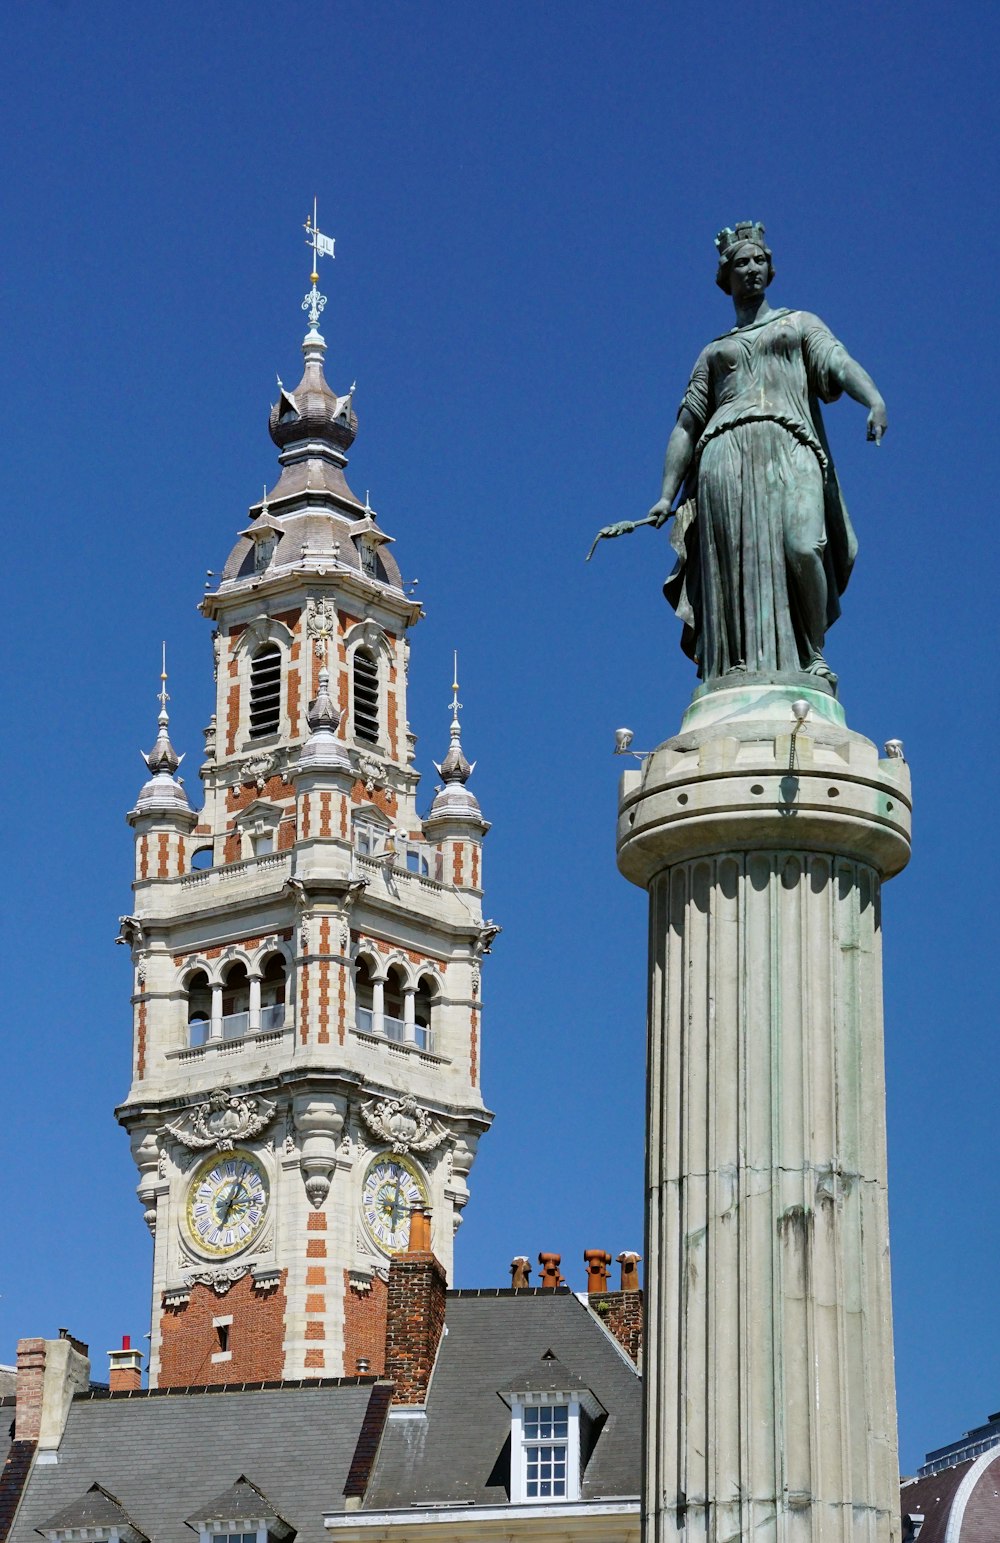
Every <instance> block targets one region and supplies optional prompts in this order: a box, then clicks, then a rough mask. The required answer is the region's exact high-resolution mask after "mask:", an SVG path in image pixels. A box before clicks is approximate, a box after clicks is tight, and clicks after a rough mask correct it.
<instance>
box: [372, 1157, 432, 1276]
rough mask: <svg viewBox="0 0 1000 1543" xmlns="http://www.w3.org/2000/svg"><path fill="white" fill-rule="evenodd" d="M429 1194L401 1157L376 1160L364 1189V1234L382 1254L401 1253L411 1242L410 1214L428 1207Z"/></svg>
mask: <svg viewBox="0 0 1000 1543" xmlns="http://www.w3.org/2000/svg"><path fill="white" fill-rule="evenodd" d="M426 1204H427V1191H426V1190H425V1189H424V1186H423V1181H422V1180H421V1179H420V1178H419V1176H418V1175H417V1173H416V1171H415V1170H414V1169H413V1168H411V1167H410V1165H409V1164H408V1163H407V1162H405V1161H404V1160H403V1159H402V1158H400V1157H377V1158H376V1159H375V1161H374V1162H373V1163H372V1164H371V1165H370V1167H369V1169H368V1172H367V1173H366V1174H365V1177H364V1183H363V1184H362V1187H361V1219H362V1221H363V1222H364V1224H365V1231H366V1232H367V1233H368V1236H369V1237H370V1238H371V1240H372V1242H373V1243H374V1244H375V1245H376V1247H377V1248H380V1249H381V1250H382V1252H383V1253H386V1254H394V1253H398V1252H399V1250H400V1249H401V1248H405V1247H406V1245H407V1243H408V1242H409V1241H410V1212H411V1211H412V1210H413V1208H414V1206H426Z"/></svg>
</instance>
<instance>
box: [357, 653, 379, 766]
mask: <svg viewBox="0 0 1000 1543" xmlns="http://www.w3.org/2000/svg"><path fill="white" fill-rule="evenodd" d="M378 695H379V692H378V665H377V663H376V661H375V657H374V655H373V654H371V653H369V651H368V649H367V648H356V649H355V650H354V734H355V738H357V739H363V740H365V741H366V742H367V743H368V744H370V745H377V744H378V737H379V712H378Z"/></svg>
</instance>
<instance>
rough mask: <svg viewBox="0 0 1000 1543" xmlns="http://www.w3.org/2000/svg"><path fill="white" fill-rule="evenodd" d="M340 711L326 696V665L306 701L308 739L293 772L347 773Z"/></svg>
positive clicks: (328, 693)
mask: <svg viewBox="0 0 1000 1543" xmlns="http://www.w3.org/2000/svg"><path fill="white" fill-rule="evenodd" d="M341 716H342V714H341V713H340V712H339V710H338V709H337V707H336V705H335V703H334V700H333V698H332V697H331V695H330V671H329V670H328V669H327V667H326V665H324V666H323V668H322V669H321V670H320V672H319V691H318V693H317V696H316V700H315V701H314V702H312V703H311V704H310V707H309V711H308V712H307V714H306V722H307V723H308V725H309V728H310V734H309V738H308V739H307V740H306V742H305V744H304V745H303V746H302V753H301V755H300V756H299V759H298V761H297V762H296V766H295V771H296V774H299V773H301V772H306V771H310V772H324V771H345V772H351V770H352V768H351V758H350V756H349V755H348V753H347V746H346V745H345V744H344V741H343V740H342V739H340V738H339V736H338V732H337V731H338V729H339V728H340V720H341Z"/></svg>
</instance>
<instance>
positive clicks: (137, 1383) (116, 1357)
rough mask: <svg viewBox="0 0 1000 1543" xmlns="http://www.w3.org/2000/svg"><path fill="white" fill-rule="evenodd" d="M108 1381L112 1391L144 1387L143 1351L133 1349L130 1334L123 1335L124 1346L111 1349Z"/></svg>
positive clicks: (128, 1390)
mask: <svg viewBox="0 0 1000 1543" xmlns="http://www.w3.org/2000/svg"><path fill="white" fill-rule="evenodd" d="M108 1361H109V1363H110V1367H109V1372H108V1382H109V1385H110V1387H111V1391H112V1393H131V1392H134V1391H135V1389H136V1388H141V1387H142V1351H141V1350H133V1349H132V1340H131V1338H130V1337H129V1335H128V1334H123V1335H122V1348H121V1349H120V1350H109V1351H108Z"/></svg>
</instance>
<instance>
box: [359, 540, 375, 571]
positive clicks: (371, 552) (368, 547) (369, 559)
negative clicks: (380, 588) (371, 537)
mask: <svg viewBox="0 0 1000 1543" xmlns="http://www.w3.org/2000/svg"><path fill="white" fill-rule="evenodd" d="M358 554H359V556H360V558H361V572H362V573H364V574H366V575H367V577H368V578H370V579H377V578H378V576H379V573H378V548H377V547H376V546H375V544H374V542H372V541H366V540H365V539H364V537H362V538H361V540H360V541H359V542H358Z"/></svg>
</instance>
